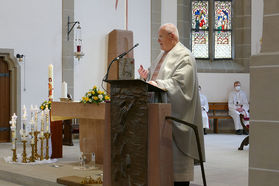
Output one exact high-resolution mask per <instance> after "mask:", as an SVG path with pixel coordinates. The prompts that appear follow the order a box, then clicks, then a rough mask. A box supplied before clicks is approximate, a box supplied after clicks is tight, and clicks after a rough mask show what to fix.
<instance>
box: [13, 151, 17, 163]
mask: <svg viewBox="0 0 279 186" xmlns="http://www.w3.org/2000/svg"><path fill="white" fill-rule="evenodd" d="M12 151H13V157H12V161H13V162H16V160H17V156H16V149H12Z"/></svg>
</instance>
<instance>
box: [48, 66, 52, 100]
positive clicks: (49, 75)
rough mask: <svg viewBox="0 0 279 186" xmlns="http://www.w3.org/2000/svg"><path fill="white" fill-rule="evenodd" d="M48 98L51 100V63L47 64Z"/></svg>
mask: <svg viewBox="0 0 279 186" xmlns="http://www.w3.org/2000/svg"><path fill="white" fill-rule="evenodd" d="M48 99H49V100H53V65H52V64H50V65H49V66H48Z"/></svg>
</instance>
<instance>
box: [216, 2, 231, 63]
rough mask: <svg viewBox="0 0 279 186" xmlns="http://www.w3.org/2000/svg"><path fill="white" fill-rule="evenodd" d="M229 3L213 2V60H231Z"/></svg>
mask: <svg viewBox="0 0 279 186" xmlns="http://www.w3.org/2000/svg"><path fill="white" fill-rule="evenodd" d="M231 5H232V3H231V1H215V2H214V9H215V10H214V13H215V27H214V30H215V32H214V37H215V39H214V41H215V47H214V48H215V50H214V54H215V56H214V58H216V59H218V58H219V59H220V58H231V57H232V52H231V51H232V42H231V41H232V38H231V37H232V33H231V31H232V30H231V29H232V26H231V15H232V14H231V10H232V9H231Z"/></svg>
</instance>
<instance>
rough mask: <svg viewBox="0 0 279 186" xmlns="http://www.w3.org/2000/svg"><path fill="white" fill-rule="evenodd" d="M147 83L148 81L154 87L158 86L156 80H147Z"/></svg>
mask: <svg viewBox="0 0 279 186" xmlns="http://www.w3.org/2000/svg"><path fill="white" fill-rule="evenodd" d="M147 83H149V84H151V85H153V86H155V87H158V84H157V83H156V81H148V82H147Z"/></svg>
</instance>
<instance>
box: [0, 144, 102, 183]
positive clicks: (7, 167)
mask: <svg viewBox="0 0 279 186" xmlns="http://www.w3.org/2000/svg"><path fill="white" fill-rule="evenodd" d="M17 146H18V149H17V152H18V154H20V153H21V152H22V148H21V145H17ZM10 147H11V144H10V143H0V156H1V158H0V165H1V166H0V185H16V184H18V185H34V186H35V185H36V186H38V185H40V186H43V185H60V184H57V183H56V179H57V178H59V177H64V176H81V177H85V176H94V175H98V174H101V173H102V170H101V169H102V166H101V165H97V166H98V167H99V169H98V170H90V171H88V170H86V171H82V170H75V169H74V167H78V166H79V157H80V151H79V141H78V140H75V141H74V146H63V158H61V159H58V161H57V162H56V163H53V164H42V165H28V164H27V165H20V164H10V163H6V162H5V160H4V159H3V157H7V156H11V154H12V153H11V150H10ZM27 152H30V148H28V149H27ZM54 165H55V166H54ZM38 183H39V184H38Z"/></svg>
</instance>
